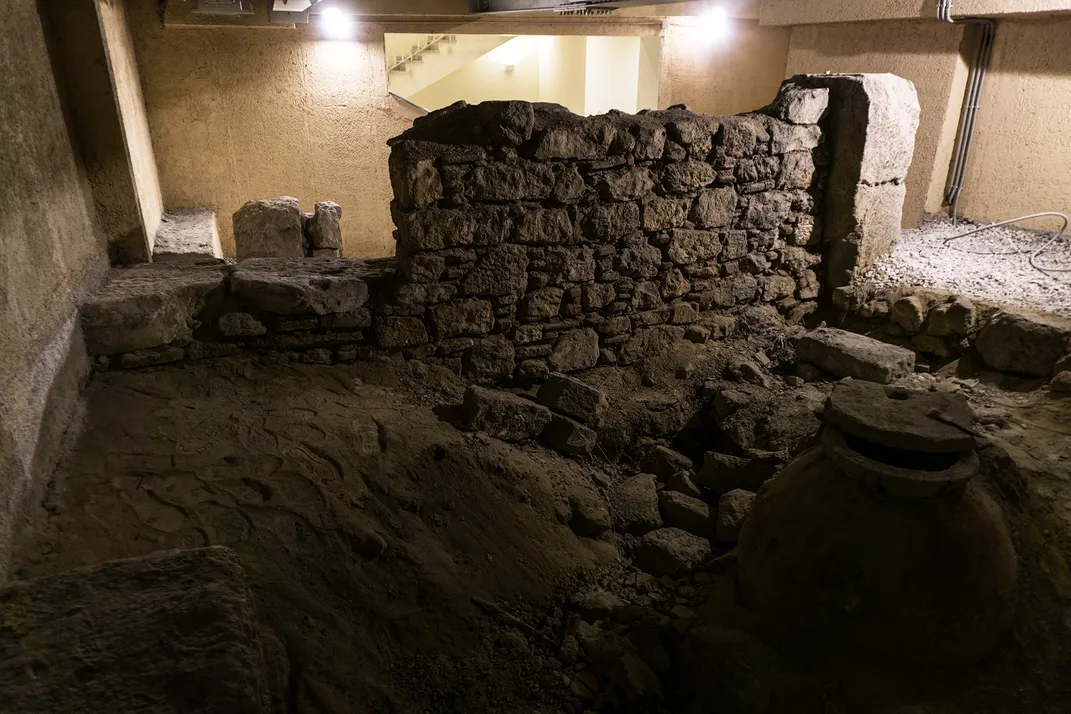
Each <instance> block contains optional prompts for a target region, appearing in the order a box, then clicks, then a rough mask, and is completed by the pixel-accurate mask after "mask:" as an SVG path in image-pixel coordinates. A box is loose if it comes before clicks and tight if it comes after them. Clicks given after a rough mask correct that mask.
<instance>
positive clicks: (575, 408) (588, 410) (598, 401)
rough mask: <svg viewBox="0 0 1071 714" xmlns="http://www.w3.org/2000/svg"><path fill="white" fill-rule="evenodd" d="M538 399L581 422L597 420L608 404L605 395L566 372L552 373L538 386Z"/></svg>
mask: <svg viewBox="0 0 1071 714" xmlns="http://www.w3.org/2000/svg"><path fill="white" fill-rule="evenodd" d="M537 398H538V399H539V401H540V402H541V403H542V404H543V405H545V406H547V407H550V408H551V409H553V410H554V411H556V412H560V413H561V414H565V415H566V416H571V417H573V418H575V419H577V420H579V421H581V422H584V423H591V422H595V421H598V419H599V417H600V416H601V415H602V412H603V410H604V409H606V407H607V406H608V402H607V400H606V395H605V394H603V393H602V392H601V391H599V390H598V389H596V388H595V387H592V386H591V385H589V384H587V383H585V382H582V381H580V380H579V379H577V378H575V377H570V376H569V375H566V374H552V375H550V378H549V379H548V380H547V382H546V383H544V384H543V386H542V387H540V388H539V393H538V395H537Z"/></svg>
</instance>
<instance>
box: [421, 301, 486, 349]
mask: <svg viewBox="0 0 1071 714" xmlns="http://www.w3.org/2000/svg"><path fill="white" fill-rule="evenodd" d="M431 324H432V325H434V327H435V334H436V335H437V338H438V339H440V340H443V339H446V338H450V337H458V336H460V335H485V334H487V333H488V332H490V331H491V329H492V328H493V327H494V326H495V315H494V309H493V308H492V307H491V303H489V302H487V301H486V300H455V301H454V302H449V303H445V304H442V305H436V306H434V307H433V308H431Z"/></svg>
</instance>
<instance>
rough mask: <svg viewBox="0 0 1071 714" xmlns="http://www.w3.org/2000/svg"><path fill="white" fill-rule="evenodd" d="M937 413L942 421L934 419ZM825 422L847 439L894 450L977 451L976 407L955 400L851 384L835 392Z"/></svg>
mask: <svg viewBox="0 0 1071 714" xmlns="http://www.w3.org/2000/svg"><path fill="white" fill-rule="evenodd" d="M934 413H935V414H940V415H942V417H940V418H935V417H934V416H931V414H934ZM824 416H825V420H826V421H827V422H828V423H830V424H832V425H833V426H835V427H837V428H838V429H840V430H841V431H843V432H845V433H846V434H850V435H851V436H855V437H859V438H860V439H865V440H866V441H869V442H872V443H874V444H880V445H882V446H888V447H891V448H894V449H905V450H908V451H922V452H926V453H935V454H939V453H955V452H959V451H969V450H971V449H973V448H974V446H975V442H974V437H973V436H972V435H971V434H970V433H969V430H970V429H971V426H972V424H973V423H974V416H973V414H972V412H971V407H970V405H969V404H968V403H967V400H966V399H964V398H963V397H960V396H957V395H955V394H946V393H943V392H927V391H921V390H913V389H910V390H909V389H902V388H898V387H886V386H883V385H880V384H874V383H873V382H863V381H860V380H855V379H850V380H845V381H843V382H841V383H839V384H838V385H837V386H836V387H835V388H834V389H833V392H832V394H830V395H829V400H828V401H827V402H826V410H825V415H824ZM941 419H946V420H951V421H953V422H954V423H955V424H957V425H959V428H956V427H955V426H952V425H951V424H948V423H946V422H945V421H942V420H941Z"/></svg>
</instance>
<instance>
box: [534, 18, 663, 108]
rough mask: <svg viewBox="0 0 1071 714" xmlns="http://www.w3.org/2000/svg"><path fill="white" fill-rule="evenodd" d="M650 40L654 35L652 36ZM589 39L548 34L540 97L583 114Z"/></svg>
mask: <svg viewBox="0 0 1071 714" xmlns="http://www.w3.org/2000/svg"><path fill="white" fill-rule="evenodd" d="M648 39H650V38H648ZM587 52H588V38H586V37H549V36H548V37H545V38H543V42H541V43H540V46H539V96H540V97H541V99H542V101H544V102H552V103H554V104H561V105H562V106H563V107H568V108H569V109H570V110H571V111H573V112H576V113H578V114H582V113H583V111H584V96H585V93H586V91H587V72H578V71H576V68H577V67H586V66H587Z"/></svg>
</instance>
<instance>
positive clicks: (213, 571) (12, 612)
mask: <svg viewBox="0 0 1071 714" xmlns="http://www.w3.org/2000/svg"><path fill="white" fill-rule="evenodd" d="M0 692H3V695H2V700H3V701H2V703H0V709H2V710H3V711H10V712H65V713H66V714H97V713H98V712H130V713H133V712H145V713H146V714H147V713H148V712H162V711H172V712H180V711H181V712H199V713H200V714H213V713H214V712H219V714H224V713H226V714H246V713H248V714H261V713H266V712H268V711H269V709H268V705H267V699H266V685H265V679H264V662H263V658H262V655H261V650H260V641H259V637H258V634H257V623H256V616H255V613H254V610H253V605H252V602H251V598H250V591H249V587H248V585H247V584H246V580H245V574H244V572H243V570H242V568H241V565H240V564H239V562H238V558H237V556H236V555H235V554H234V553H233V552H231V551H230V550H227V549H226V548H219V547H214V548H200V549H196V550H173V551H163V552H159V553H153V554H152V555H148V556H144V557H141V558H133V559H130V560H117V561H112V562H109V563H104V564H102V565H96V566H91V567H88V568H80V569H77V570H70V571H67V572H65V573H61V574H59V575H53V576H48V577H43V578H37V579H34V580H23V581H17V582H14V583H9V584H7V585H4V586H2V587H0Z"/></svg>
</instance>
